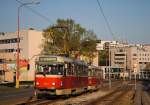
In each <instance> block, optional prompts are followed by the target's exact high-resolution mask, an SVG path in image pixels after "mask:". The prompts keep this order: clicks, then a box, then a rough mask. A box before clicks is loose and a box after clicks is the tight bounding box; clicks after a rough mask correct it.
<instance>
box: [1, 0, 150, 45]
mask: <svg viewBox="0 0 150 105" xmlns="http://www.w3.org/2000/svg"><path fill="white" fill-rule="evenodd" d="M20 1H22V2H31V1H32V0H20ZM34 1H40V4H38V5H32V6H31V5H30V6H29V7H30V8H32V9H33V10H35V11H37V12H39V13H40V14H42V15H44V16H45V17H47V18H48V19H49V21H46V20H44V19H43V18H41V17H40V16H38V15H36V14H34V13H33V12H31V11H30V10H28V9H27V8H25V7H23V8H22V9H21V16H20V27H21V29H27V28H29V27H33V28H35V29H37V30H42V29H45V28H46V27H48V26H49V25H51V24H54V23H55V21H56V20H57V19H58V18H63V19H66V18H72V19H73V20H75V22H76V23H79V24H81V25H82V26H83V27H85V28H86V29H92V30H93V31H94V32H95V33H96V34H97V36H98V38H99V39H102V40H113V38H112V35H111V34H110V32H109V31H108V28H107V25H106V22H105V20H104V17H103V16H102V14H101V12H100V10H99V7H98V4H97V1H96V0H34ZM99 1H100V3H101V4H102V8H103V11H104V13H105V16H106V17H107V20H108V21H109V23H110V26H111V29H112V31H113V33H114V35H115V37H116V39H118V40H124V41H127V42H129V43H143V44H150V0H99ZM19 5H20V4H19V3H17V2H16V1H15V0H1V2H0V32H13V31H16V29H17V7H18V6H19Z"/></svg>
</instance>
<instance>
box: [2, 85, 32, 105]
mask: <svg viewBox="0 0 150 105" xmlns="http://www.w3.org/2000/svg"><path fill="white" fill-rule="evenodd" d="M33 96H34V88H33V87H28V88H23V87H22V88H20V89H14V88H10V87H9V88H8V87H0V105H15V104H19V103H21V102H25V101H28V100H29V99H31V98H32V97H33Z"/></svg>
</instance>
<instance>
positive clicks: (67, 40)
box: [42, 19, 96, 57]
mask: <svg viewBox="0 0 150 105" xmlns="http://www.w3.org/2000/svg"><path fill="white" fill-rule="evenodd" d="M43 36H44V40H43V44H42V48H43V50H42V53H46V54H68V55H69V56H72V57H75V56H76V55H77V54H84V55H86V56H91V55H92V54H93V51H95V50H96V35H95V34H94V32H93V31H91V30H90V31H87V30H86V29H85V28H83V27H82V26H81V25H80V24H76V23H75V22H74V20H72V19H67V20H64V19H58V20H57V23H56V25H53V26H50V27H48V28H46V29H45V30H44V33H43Z"/></svg>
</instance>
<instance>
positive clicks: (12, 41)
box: [0, 38, 20, 44]
mask: <svg viewBox="0 0 150 105" xmlns="http://www.w3.org/2000/svg"><path fill="white" fill-rule="evenodd" d="M19 42H20V39H19ZM8 43H17V38H12V39H3V40H0V44H8Z"/></svg>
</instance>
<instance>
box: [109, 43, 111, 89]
mask: <svg viewBox="0 0 150 105" xmlns="http://www.w3.org/2000/svg"><path fill="white" fill-rule="evenodd" d="M110 43H111V42H110ZM110 43H109V88H111V45H110Z"/></svg>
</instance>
